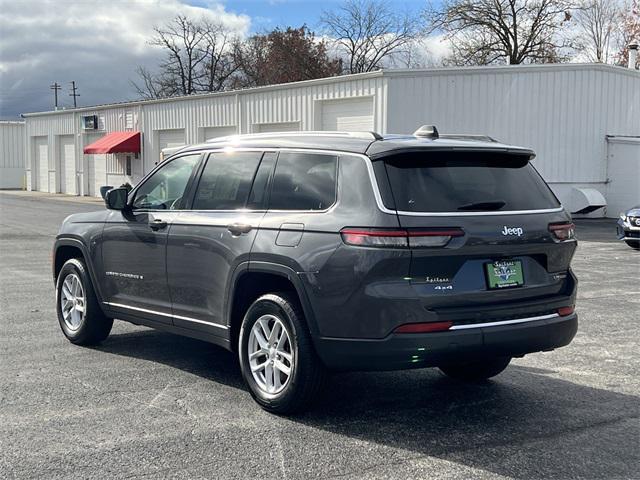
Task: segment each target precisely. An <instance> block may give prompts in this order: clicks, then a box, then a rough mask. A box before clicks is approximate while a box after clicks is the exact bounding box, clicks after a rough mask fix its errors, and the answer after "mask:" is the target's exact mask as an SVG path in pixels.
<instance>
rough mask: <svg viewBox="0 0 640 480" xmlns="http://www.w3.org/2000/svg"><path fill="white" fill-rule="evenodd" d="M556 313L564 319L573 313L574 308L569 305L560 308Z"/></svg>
mask: <svg viewBox="0 0 640 480" xmlns="http://www.w3.org/2000/svg"><path fill="white" fill-rule="evenodd" d="M557 312H558V315H560V316H561V317H566V316H567V315H571V314H572V313H573V312H575V308H574V306H573V305H569V306H568V307H560V308H559V309H558V310H557Z"/></svg>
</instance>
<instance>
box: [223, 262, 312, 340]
mask: <svg viewBox="0 0 640 480" xmlns="http://www.w3.org/2000/svg"><path fill="white" fill-rule="evenodd" d="M281 291H286V292H291V293H292V294H295V295H296V297H297V298H298V300H299V302H300V305H301V307H302V311H303V313H304V316H305V319H306V322H307V326H308V327H309V331H310V333H311V337H312V338H314V337H315V335H314V334H315V333H317V324H316V321H315V316H314V315H313V309H312V308H311V304H310V303H309V299H308V297H307V295H306V293H305V289H304V286H303V284H302V282H301V281H300V278H299V277H298V274H297V273H296V272H295V271H294V270H293V269H291V268H290V267H286V266H284V265H280V264H276V263H269V262H251V264H250V266H249V263H245V264H242V265H240V266H239V267H238V268H236V270H235V271H234V274H233V278H232V280H231V282H230V288H229V292H228V295H227V302H226V305H227V315H226V324H227V326H228V327H229V341H230V347H231V349H232V350H234V351H236V349H237V343H238V335H239V333H240V325H241V323H242V319H243V318H244V314H245V312H246V311H247V309H248V308H249V306H250V305H251V303H253V301H254V300H255V299H256V298H258V297H260V296H261V295H264V294H266V293H273V292H281Z"/></svg>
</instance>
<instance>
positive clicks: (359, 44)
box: [321, 0, 417, 73]
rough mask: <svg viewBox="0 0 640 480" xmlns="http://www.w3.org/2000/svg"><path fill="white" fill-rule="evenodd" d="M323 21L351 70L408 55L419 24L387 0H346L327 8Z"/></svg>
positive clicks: (373, 67)
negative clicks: (340, 4) (329, 8)
mask: <svg viewBox="0 0 640 480" xmlns="http://www.w3.org/2000/svg"><path fill="white" fill-rule="evenodd" d="M321 23H322V25H323V26H324V28H325V32H326V34H327V35H328V36H329V37H331V38H332V39H333V40H334V41H335V44H336V46H337V48H338V51H339V52H340V53H341V54H343V55H344V56H345V69H346V71H347V72H348V73H360V72H370V71H373V70H377V69H379V68H381V66H382V65H383V61H384V60H385V59H387V58H388V57H389V56H392V55H400V54H404V55H407V52H409V46H410V43H411V41H412V40H413V39H414V38H415V36H416V26H417V23H416V21H415V19H414V18H413V17H412V16H411V15H410V14H409V13H406V14H398V13H396V12H395V11H394V9H392V8H391V7H390V6H389V4H388V3H387V2H386V1H385V0H347V1H346V2H345V3H344V5H342V6H341V7H339V8H338V9H337V10H333V11H325V12H324V13H323V14H322V17H321Z"/></svg>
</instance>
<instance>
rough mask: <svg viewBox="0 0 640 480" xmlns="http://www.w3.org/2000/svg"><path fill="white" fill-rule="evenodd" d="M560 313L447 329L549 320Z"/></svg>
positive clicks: (456, 326) (466, 328)
mask: <svg viewBox="0 0 640 480" xmlns="http://www.w3.org/2000/svg"><path fill="white" fill-rule="evenodd" d="M559 316H560V315H558V314H557V313H551V314H549V315H539V316H537V317H527V318H516V319H513V320H501V321H499V322H487V323H473V324H468V325H453V326H452V327H450V328H449V330H468V329H470V328H483V327H499V326H502V325H512V324H514V323H527V322H535V321H538V320H549V319H551V318H557V317H559Z"/></svg>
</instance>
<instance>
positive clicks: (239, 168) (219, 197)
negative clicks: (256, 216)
mask: <svg viewBox="0 0 640 480" xmlns="http://www.w3.org/2000/svg"><path fill="white" fill-rule="evenodd" d="M261 157H262V152H229V153H226V152H220V153H213V154H211V155H210V156H209V159H208V160H207V164H206V165H205V167H204V170H203V172H202V177H201V178H200V182H199V183H198V190H197V191H196V196H195V198H194V200H193V209H194V210H235V209H238V208H245V206H246V204H247V198H248V197H249V191H250V190H251V185H252V183H253V177H254V176H255V173H256V169H257V168H258V164H259V163H260V158H261Z"/></svg>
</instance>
